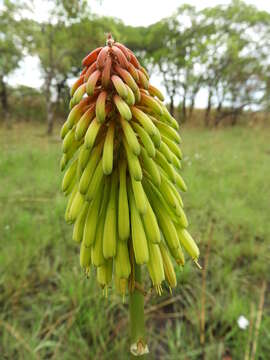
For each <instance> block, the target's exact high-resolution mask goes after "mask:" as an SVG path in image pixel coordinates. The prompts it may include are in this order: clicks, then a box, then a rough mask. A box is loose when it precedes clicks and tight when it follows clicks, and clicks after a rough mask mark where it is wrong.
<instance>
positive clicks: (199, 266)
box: [193, 259, 202, 270]
mask: <svg viewBox="0 0 270 360" xmlns="http://www.w3.org/2000/svg"><path fill="white" fill-rule="evenodd" d="M193 261H194V263H195V265H196V266H197V268H199V269H200V270H202V267H201V265H200V264H199V263H198V260H196V259H194V260H193Z"/></svg>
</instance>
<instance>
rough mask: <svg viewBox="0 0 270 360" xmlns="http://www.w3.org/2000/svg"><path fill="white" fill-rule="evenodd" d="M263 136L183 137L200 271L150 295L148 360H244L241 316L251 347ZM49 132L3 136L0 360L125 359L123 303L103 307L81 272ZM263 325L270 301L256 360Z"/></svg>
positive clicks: (267, 335)
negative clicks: (229, 359) (248, 324)
mask: <svg viewBox="0 0 270 360" xmlns="http://www.w3.org/2000/svg"><path fill="white" fill-rule="evenodd" d="M267 131H268V130H267V129H261V128H254V129H253V128H241V127H235V128H226V129H219V130H204V129H200V128H188V127H185V128H184V129H183V131H182V137H183V139H184V142H183V145H182V148H183V151H184V155H185V157H184V161H183V164H184V169H183V176H184V178H185V180H186V182H187V184H188V187H189V191H188V192H187V194H185V195H184V196H183V197H184V202H185V209H186V213H187V215H188V217H189V220H190V231H191V232H192V234H193V235H194V237H195V238H196V239H197V241H198V243H199V246H200V249H201V260H200V261H201V263H202V265H204V270H203V271H199V270H198V269H197V268H195V267H194V265H193V264H192V263H191V262H190V261H187V265H186V266H185V268H184V270H183V271H180V270H178V272H177V276H178V281H179V285H178V287H177V289H176V290H175V291H174V296H173V297H170V296H169V294H167V292H166V291H165V292H164V295H163V296H162V297H156V296H153V295H149V296H147V297H146V317H147V329H148V335H149V345H150V349H151V355H150V356H149V359H165V360H166V359H207V360H208V359H209V360H211V359H213V360H214V359H225V355H227V356H231V357H232V358H233V359H244V354H245V351H246V349H247V344H248V338H249V329H246V330H241V329H240V328H239V326H238V324H237V320H238V318H239V316H241V315H243V316H245V317H246V318H247V319H249V321H250V322H251V324H253V328H252V329H253V330H252V333H251V336H250V339H251V340H250V343H251V345H252V342H254V326H255V325H254V323H255V320H256V319H255V317H256V314H257V309H258V304H259V299H260V297H261V298H262V296H263V294H262V293H261V287H262V283H263V281H264V280H266V279H267V278H268V277H269V263H270V262H269V234H270V222H269V210H270V209H269V199H270V188H269V184H270V172H269V158H270V145H269V141H268V139H267V136H266V134H267ZM44 132H45V129H44V128H43V127H42V126H41V125H38V124H31V123H30V124H29V123H28V124H18V125H15V126H14V128H13V129H12V130H6V129H3V128H0V154H1V155H0V174H1V177H0V214H1V215H0V236H1V243H0V247H1V252H0V350H1V359H18V360H24V359H29V360H31V359H59V358H61V359H62V360H70V359H74V358H76V359H91V360H92V359H127V358H128V355H127V354H128V321H127V320H128V319H127V316H128V308H127V305H126V304H122V302H121V299H120V298H119V297H118V296H117V295H114V294H113V293H112V292H110V294H109V298H108V299H104V298H102V294H101V291H100V289H99V288H98V286H97V284H96V282H95V280H94V278H93V277H92V278H91V277H90V279H89V280H88V279H86V278H85V277H84V276H83V274H82V272H81V270H80V268H79V258H78V251H79V250H78V247H77V246H76V244H74V243H73V242H72V238H71V237H72V229H71V227H70V226H68V225H66V224H65V223H64V211H65V204H66V200H65V198H64V197H63V196H62V194H61V193H60V190H59V189H60V183H61V176H60V173H59V165H58V164H59V158H60V151H61V148H60V142H59V140H58V138H57V137H55V138H52V139H48V138H46V137H43V136H42V134H43V133H44ZM203 279H204V280H203ZM204 301H205V305H204ZM267 315H269V300H267V299H265V305H264V309H263V314H262V322H261V325H260V329H259V337H258V343H257V352H256V359H266V358H267V356H268V354H269V352H270V345H269V344H270V341H269V340H270V319H269V317H267ZM203 316H205V322H203V320H202V318H203ZM247 359H248V358H247Z"/></svg>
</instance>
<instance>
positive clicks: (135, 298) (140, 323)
mask: <svg viewBox="0 0 270 360" xmlns="http://www.w3.org/2000/svg"><path fill="white" fill-rule="evenodd" d="M134 277H135V282H136V283H137V284H138V285H141V286H142V279H141V277H142V276H141V266H140V265H137V264H135V265H134ZM129 317H130V335H131V346H130V352H131V353H132V354H133V355H136V356H142V355H145V354H148V352H149V350H148V346H147V343H146V339H145V324H144V295H143V293H142V291H140V290H138V289H137V288H136V287H135V288H134V291H133V292H131V294H130V296H129Z"/></svg>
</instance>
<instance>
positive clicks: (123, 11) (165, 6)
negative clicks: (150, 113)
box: [8, 0, 270, 107]
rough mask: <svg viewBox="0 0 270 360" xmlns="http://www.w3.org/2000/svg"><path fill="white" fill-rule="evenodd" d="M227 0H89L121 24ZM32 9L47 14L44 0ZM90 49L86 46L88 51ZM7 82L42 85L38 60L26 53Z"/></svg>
mask: <svg viewBox="0 0 270 360" xmlns="http://www.w3.org/2000/svg"><path fill="white" fill-rule="evenodd" d="M230 2H231V1H230V0H180V1H179V0H163V1H160V0H133V1H128V0H103V1H102V3H99V1H93V0H91V3H92V4H91V9H92V12H94V13H97V14H99V15H104V16H112V17H117V18H119V19H121V20H122V21H123V22H124V23H125V24H127V25H132V26H148V25H150V24H152V23H155V22H157V21H159V20H160V19H162V18H164V17H167V16H170V15H171V14H173V12H174V11H176V9H177V8H178V7H179V6H181V5H183V4H186V3H189V4H190V5H193V6H195V7H196V8H197V9H203V8H205V7H210V6H216V5H220V4H229V3H230ZM245 2H246V3H247V4H252V5H255V6H256V7H257V8H258V9H260V10H266V11H269V12H270V1H269V0H246V1H245ZM35 4H36V11H35V13H34V15H33V18H34V19H35V20H38V21H42V20H46V19H47V17H48V2H46V1H44V0H36V1H35ZM90 50H91V49H89V51H90ZM8 80H9V83H10V84H11V85H17V84H20V85H28V86H33V87H37V88H39V87H41V86H42V78H41V75H40V70H39V61H38V59H37V58H35V57H30V56H27V57H26V58H25V60H24V61H23V62H22V63H21V66H20V68H19V69H18V70H17V71H16V72H15V73H14V74H13V75H11V76H10V77H9V79H8ZM152 83H153V84H155V85H156V86H159V87H161V88H162V84H161V79H160V78H159V77H158V76H153V78H152ZM205 101H206V98H205V94H204V93H202V94H199V96H198V100H197V103H196V105H197V106H198V107H204V105H205Z"/></svg>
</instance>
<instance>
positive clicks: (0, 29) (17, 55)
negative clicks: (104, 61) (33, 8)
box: [0, 0, 23, 118]
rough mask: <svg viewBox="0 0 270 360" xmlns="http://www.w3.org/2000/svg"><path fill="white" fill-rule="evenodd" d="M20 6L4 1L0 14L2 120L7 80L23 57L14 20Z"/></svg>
mask: <svg viewBox="0 0 270 360" xmlns="http://www.w3.org/2000/svg"><path fill="white" fill-rule="evenodd" d="M21 6H22V4H21V3H19V4H18V3H17V4H16V5H15V3H13V2H12V1H9V0H5V1H4V3H3V9H2V11H1V13H0V53H1V56H0V101H1V107H2V109H3V113H4V118H5V117H6V116H7V113H8V110H9V102H8V88H7V78H8V76H9V75H10V74H11V73H12V72H14V71H15V70H16V69H17V68H18V67H19V62H20V60H21V59H22V57H23V46H22V39H21V37H20V36H19V34H20V30H21V23H20V20H16V16H15V15H16V14H17V13H18V12H19V10H20V9H21Z"/></svg>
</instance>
